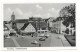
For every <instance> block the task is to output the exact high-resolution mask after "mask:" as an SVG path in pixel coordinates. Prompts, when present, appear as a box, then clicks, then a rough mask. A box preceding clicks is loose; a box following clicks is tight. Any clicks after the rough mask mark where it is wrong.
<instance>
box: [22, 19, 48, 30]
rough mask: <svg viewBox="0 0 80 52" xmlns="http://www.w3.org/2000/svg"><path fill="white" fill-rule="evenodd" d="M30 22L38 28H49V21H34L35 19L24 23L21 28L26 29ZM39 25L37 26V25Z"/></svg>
mask: <svg viewBox="0 0 80 52" xmlns="http://www.w3.org/2000/svg"><path fill="white" fill-rule="evenodd" d="M29 23H31V24H32V26H33V27H34V28H35V29H36V30H37V28H47V23H46V22H37V24H36V22H34V21H31V22H27V23H25V24H24V25H23V27H22V28H21V30H24V29H25V28H26V27H27V26H28V25H29ZM36 25H37V27H36Z"/></svg>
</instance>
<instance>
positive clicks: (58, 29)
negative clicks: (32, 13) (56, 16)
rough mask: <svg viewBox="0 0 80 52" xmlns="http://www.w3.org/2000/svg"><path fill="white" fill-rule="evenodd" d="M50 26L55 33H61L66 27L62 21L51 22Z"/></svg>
mask: <svg viewBox="0 0 80 52" xmlns="http://www.w3.org/2000/svg"><path fill="white" fill-rule="evenodd" d="M52 26H53V27H52V29H53V31H54V32H56V33H63V31H65V29H66V27H65V26H64V25H63V24H62V21H56V22H53V23H52Z"/></svg>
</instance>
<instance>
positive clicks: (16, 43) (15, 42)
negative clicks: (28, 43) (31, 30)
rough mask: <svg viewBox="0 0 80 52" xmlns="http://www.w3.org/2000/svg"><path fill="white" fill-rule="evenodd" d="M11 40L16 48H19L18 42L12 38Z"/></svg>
mask: <svg viewBox="0 0 80 52" xmlns="http://www.w3.org/2000/svg"><path fill="white" fill-rule="evenodd" d="M11 39H12V40H13V42H14V44H15V46H16V47H20V45H19V44H18V42H17V41H16V39H15V38H14V37H11Z"/></svg>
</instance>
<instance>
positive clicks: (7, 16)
mask: <svg viewBox="0 0 80 52" xmlns="http://www.w3.org/2000/svg"><path fill="white" fill-rule="evenodd" d="M75 10H76V4H75V3H22V4H20V3H19V4H16V3H15V4H3V32H4V34H3V38H4V39H3V42H4V43H3V47H4V48H7V47H76V11H75Z"/></svg>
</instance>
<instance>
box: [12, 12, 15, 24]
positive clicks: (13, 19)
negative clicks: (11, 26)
mask: <svg viewBox="0 0 80 52" xmlns="http://www.w3.org/2000/svg"><path fill="white" fill-rule="evenodd" d="M11 21H12V22H13V21H15V15H14V12H13V13H12V15H11Z"/></svg>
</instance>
